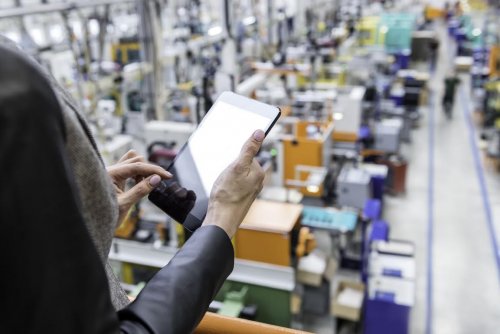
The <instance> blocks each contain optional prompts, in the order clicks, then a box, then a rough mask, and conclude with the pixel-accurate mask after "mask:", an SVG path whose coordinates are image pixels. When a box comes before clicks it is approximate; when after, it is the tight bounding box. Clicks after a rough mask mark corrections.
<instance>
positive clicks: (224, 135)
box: [148, 92, 280, 231]
mask: <svg viewBox="0 0 500 334" xmlns="http://www.w3.org/2000/svg"><path fill="white" fill-rule="evenodd" d="M279 116H280V110H279V108H277V107H274V106H271V105H268V104H265V103H262V102H258V101H256V100H252V99H249V98H246V97H243V96H240V95H237V94H234V93H231V92H224V93H222V94H221V95H220V96H219V98H218V99H217V100H216V101H215V103H214V105H213V106H212V108H210V110H209V111H208V113H207V114H206V115H205V117H204V118H203V121H202V122H201V123H200V125H199V126H198V128H197V129H196V131H195V132H194V133H193V134H192V135H191V137H190V138H189V140H188V141H187V143H186V144H185V145H184V147H183V148H182V149H181V150H180V152H179V153H178V154H177V156H176V158H175V160H174V161H173V162H172V164H171V165H170V166H169V167H168V169H167V170H168V171H169V172H171V173H172V174H173V178H172V179H170V180H164V181H162V182H161V184H160V185H159V186H158V187H157V188H156V189H155V190H153V191H152V192H151V193H150V195H149V197H148V198H149V200H150V201H151V202H153V203H154V204H155V205H156V206H158V207H159V208H160V209H162V210H163V211H164V212H165V213H167V214H168V215H169V216H170V217H172V218H173V219H174V220H176V221H177V222H179V223H181V224H183V225H184V227H186V228H187V229H188V230H190V231H194V230H195V229H197V228H198V227H200V226H201V224H202V222H203V219H204V218H205V215H206V214H207V209H208V200H209V198H210V192H211V191H212V186H213V184H214V182H215V180H216V179H217V178H218V177H219V175H220V174H221V173H222V171H223V170H224V169H225V168H226V167H228V166H229V165H230V164H231V163H232V162H233V161H234V160H235V159H236V158H237V157H238V155H239V154H240V151H241V148H242V147H243V144H244V143H245V142H246V140H247V139H248V138H250V136H251V135H252V134H253V132H254V131H255V130H257V129H260V130H262V131H264V132H265V133H266V135H267V133H268V132H269V130H271V128H272V127H273V125H274V124H275V123H276V121H277V120H278V118H279Z"/></svg>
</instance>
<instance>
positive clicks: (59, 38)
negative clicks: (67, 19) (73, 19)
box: [49, 25, 64, 43]
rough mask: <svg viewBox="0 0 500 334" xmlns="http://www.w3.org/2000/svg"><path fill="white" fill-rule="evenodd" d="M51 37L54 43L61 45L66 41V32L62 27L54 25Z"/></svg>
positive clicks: (50, 29)
mask: <svg viewBox="0 0 500 334" xmlns="http://www.w3.org/2000/svg"><path fill="white" fill-rule="evenodd" d="M49 35H50V38H51V39H52V41H53V42H54V43H61V42H63V41H64V32H63V29H62V27H61V26H60V25H53V26H52V27H50V28H49Z"/></svg>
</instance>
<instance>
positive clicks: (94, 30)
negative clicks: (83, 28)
mask: <svg viewBox="0 0 500 334" xmlns="http://www.w3.org/2000/svg"><path fill="white" fill-rule="evenodd" d="M99 30H100V27H99V21H97V20H96V19H92V20H90V21H89V31H90V34H91V35H92V36H97V35H98V34H99Z"/></svg>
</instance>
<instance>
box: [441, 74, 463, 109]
mask: <svg viewBox="0 0 500 334" xmlns="http://www.w3.org/2000/svg"><path fill="white" fill-rule="evenodd" d="M459 84H460V79H459V78H458V76H457V75H456V73H455V72H454V71H453V72H451V73H450V74H449V75H448V76H447V77H446V78H445V79H444V95H443V110H444V112H445V115H446V117H448V119H451V117H452V114H453V105H454V101H455V92H456V90H457V86H458V85H459Z"/></svg>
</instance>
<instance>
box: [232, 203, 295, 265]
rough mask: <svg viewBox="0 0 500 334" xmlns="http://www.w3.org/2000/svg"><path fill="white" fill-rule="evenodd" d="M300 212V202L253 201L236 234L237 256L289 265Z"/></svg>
mask: <svg viewBox="0 0 500 334" xmlns="http://www.w3.org/2000/svg"><path fill="white" fill-rule="evenodd" d="M301 214H302V205H300V204H290V203H280V202H270V201H263V200H256V201H255V202H254V204H253V205H252V207H251V208H250V211H249V212H248V214H247V216H246V217H245V219H244V220H243V223H242V224H241V226H240V229H239V230H238V232H237V233H236V238H235V248H236V257H237V258H240V259H245V260H252V261H260V262H265V263H271V264H276V265H281V266H289V265H291V259H290V254H291V247H292V245H291V232H292V230H293V229H294V227H295V226H297V225H298V223H299V220H300V216H301Z"/></svg>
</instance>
